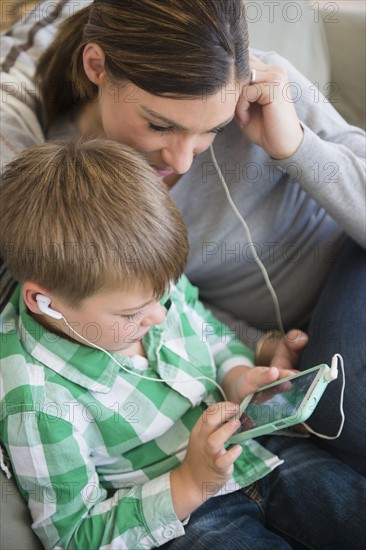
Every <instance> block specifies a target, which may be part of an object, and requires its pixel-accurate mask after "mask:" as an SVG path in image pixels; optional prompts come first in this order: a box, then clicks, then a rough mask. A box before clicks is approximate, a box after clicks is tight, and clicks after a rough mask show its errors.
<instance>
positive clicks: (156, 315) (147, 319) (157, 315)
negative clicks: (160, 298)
mask: <svg viewBox="0 0 366 550" xmlns="http://www.w3.org/2000/svg"><path fill="white" fill-rule="evenodd" d="M164 319H165V309H164V308H163V306H162V305H161V304H160V303H159V302H156V303H155V304H152V305H151V306H150V307H149V309H148V310H147V311H146V314H145V315H144V318H143V320H142V321H141V325H144V326H152V325H160V324H161V323H162V322H163V321H164Z"/></svg>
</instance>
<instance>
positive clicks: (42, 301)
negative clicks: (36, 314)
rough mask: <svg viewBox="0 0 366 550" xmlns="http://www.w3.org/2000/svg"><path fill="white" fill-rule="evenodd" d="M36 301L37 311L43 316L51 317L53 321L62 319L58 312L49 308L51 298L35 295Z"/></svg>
mask: <svg viewBox="0 0 366 550" xmlns="http://www.w3.org/2000/svg"><path fill="white" fill-rule="evenodd" d="M36 301H37V304H38V307H39V309H40V310H41V311H42V313H44V314H45V315H48V316H49V317H52V318H53V319H62V317H63V315H62V313H60V312H59V311H56V310H55V309H52V308H51V307H50V303H51V298H50V297H49V296H44V295H43V294H37V296H36Z"/></svg>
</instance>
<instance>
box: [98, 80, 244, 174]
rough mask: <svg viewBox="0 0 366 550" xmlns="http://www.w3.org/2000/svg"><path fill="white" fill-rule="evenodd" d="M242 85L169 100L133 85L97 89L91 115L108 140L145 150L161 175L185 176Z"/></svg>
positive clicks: (229, 113) (230, 112) (225, 119)
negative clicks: (213, 92) (199, 95)
mask: <svg viewBox="0 0 366 550" xmlns="http://www.w3.org/2000/svg"><path fill="white" fill-rule="evenodd" d="M241 89H242V87H241V86H240V85H239V84H238V83H237V84H236V85H235V84H233V85H232V86H230V85H225V86H224V87H222V88H220V89H219V90H218V92H217V93H216V94H214V95H210V96H205V95H204V94H202V97H194V98H192V99H172V98H168V97H160V96H156V95H152V94H150V93H148V92H146V91H144V90H142V89H141V88H138V87H137V86H135V85H134V84H132V83H121V84H119V85H118V84H111V83H110V82H104V83H103V84H102V85H101V86H100V87H99V96H98V98H97V100H96V102H95V103H94V108H93V111H94V116H95V115H96V116H97V118H98V127H99V131H100V132H101V133H102V134H103V135H104V136H105V137H107V138H109V139H113V140H116V141H119V142H120V143H123V144H125V145H129V146H131V147H133V148H134V149H136V150H137V151H139V152H141V153H143V154H144V156H145V157H146V158H147V160H148V161H149V162H150V164H151V165H152V166H153V167H154V168H155V170H156V171H157V172H158V173H159V174H160V175H161V176H162V177H169V176H172V175H173V174H184V173H185V172H187V171H188V170H189V168H190V166H191V164H192V161H193V158H194V156H195V155H198V154H200V153H202V152H203V151H205V150H206V149H207V148H208V147H209V146H210V145H211V143H212V142H213V140H214V139H215V136H216V135H217V134H218V133H219V132H220V131H222V130H223V129H224V127H225V126H226V125H227V124H228V123H229V122H230V121H231V120H232V119H233V118H234V115H235V107H236V104H237V102H238V100H239V96H240V93H241Z"/></svg>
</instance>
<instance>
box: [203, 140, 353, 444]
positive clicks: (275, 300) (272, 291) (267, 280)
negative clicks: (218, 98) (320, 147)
mask: <svg viewBox="0 0 366 550" xmlns="http://www.w3.org/2000/svg"><path fill="white" fill-rule="evenodd" d="M210 153H211V158H212V161H213V163H214V166H215V169H216V171H217V174H218V176H219V178H220V181H221V184H222V186H223V188H224V191H225V193H226V197H227V200H228V201H229V204H230V206H231V208H232V210H233V212H234V214H235V215H236V217H237V218H238V219H239V221H240V223H241V225H242V226H243V227H244V230H245V233H246V235H247V239H248V244H249V246H250V248H251V249H252V251H253V256H254V259H255V261H256V263H257V265H258V267H259V269H260V270H261V272H262V274H263V277H264V281H265V283H266V286H267V288H268V290H269V292H270V294H271V296H272V300H273V305H274V309H275V313H276V318H277V324H278V328H279V329H280V331H281V332H282V334H285V330H284V327H283V323H282V317H281V309H280V304H279V300H278V298H277V294H276V292H275V289H274V288H273V286H272V283H271V281H270V278H269V275H268V272H267V270H266V268H265V266H264V264H263V263H262V262H261V260H260V259H259V257H258V253H257V250H256V248H255V246H254V243H253V239H252V235H251V233H250V230H249V227H248V224H247V223H246V221H245V220H244V218H243V216H242V215H241V214H240V212H239V210H238V209H237V207H236V206H235V203H234V201H233V199H232V198H231V195H230V191H229V188H228V186H227V183H226V181H225V178H224V176H223V174H222V172H221V170H220V166H219V164H218V162H217V159H216V155H215V151H214V148H213V145H212V144H211V145H210ZM336 356H337V357H338V358H339V359H340V361H341V369H342V376H343V383H342V389H341V397H340V402H339V411H340V414H341V424H340V427H339V430H338V432H337V435H335V436H328V435H325V434H320V433H318V432H315V431H314V430H313V429H312V428H310V426H308V425H307V424H306V423H305V422H303V425H304V426H305V427H306V428H307V429H308V430H309V432H310V433H312V434H314V435H317V436H318V437H321V438H323V439H337V438H338V437H339V436H340V434H341V432H342V430H343V426H344V421H345V415H344V410H343V399H344V390H345V384H346V379H345V373H344V364H343V357H342V356H341V355H340V354H339V353H337V354H336ZM274 433H275V432H274Z"/></svg>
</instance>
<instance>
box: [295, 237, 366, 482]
mask: <svg viewBox="0 0 366 550" xmlns="http://www.w3.org/2000/svg"><path fill="white" fill-rule="evenodd" d="M365 260H366V253H365V251H364V250H362V249H361V248H360V247H359V246H358V245H356V244H355V243H353V242H352V241H348V242H347V244H346V246H345V248H344V250H343V251H342V254H341V255H340V257H339V259H338V261H337V262H336V264H335V266H334V269H333V271H332V272H331V275H330V277H329V279H328V280H327V282H326V284H325V286H324V289H323V292H322V294H321V296H320V299H319V301H318V303H317V306H316V308H315V310H314V313H313V316H312V319H311V322H310V324H309V326H308V328H307V329H305V330H306V331H307V333H308V334H309V337H310V341H309V344H308V346H307V347H306V348H305V350H304V353H303V356H302V360H301V364H300V367H299V368H300V370H305V369H307V368H310V367H313V366H314V365H318V364H319V363H327V364H330V361H331V358H332V356H333V355H334V354H335V353H340V354H341V355H342V356H343V359H344V367H345V371H346V389H345V399H344V410H345V416H346V421H345V425H344V428H343V432H342V434H341V436H340V437H339V438H338V439H335V440H332V441H326V440H322V439H319V438H314V440H315V439H316V443H317V445H319V446H321V447H322V448H324V449H326V450H328V451H329V452H331V453H332V454H333V455H334V456H336V457H338V458H339V459H340V460H342V461H344V462H345V463H346V464H348V465H350V466H351V467H352V468H354V469H355V470H357V471H358V472H360V473H362V474H363V475H366V261H365ZM341 383H342V373H341V372H339V375H338V380H336V381H334V382H332V383H331V384H330V385H329V386H328V388H327V390H326V392H325V393H324V395H323V397H322V399H321V401H320V404H319V405H318V406H317V408H316V409H315V411H314V413H313V415H312V416H311V418H310V419H309V420H308V422H307V423H308V424H309V425H310V426H311V427H312V428H313V429H314V430H316V431H317V432H320V433H323V434H327V435H335V434H336V433H337V431H338V427H339V425H340V421H341V417H340V413H339V399H340V394H341Z"/></svg>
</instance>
